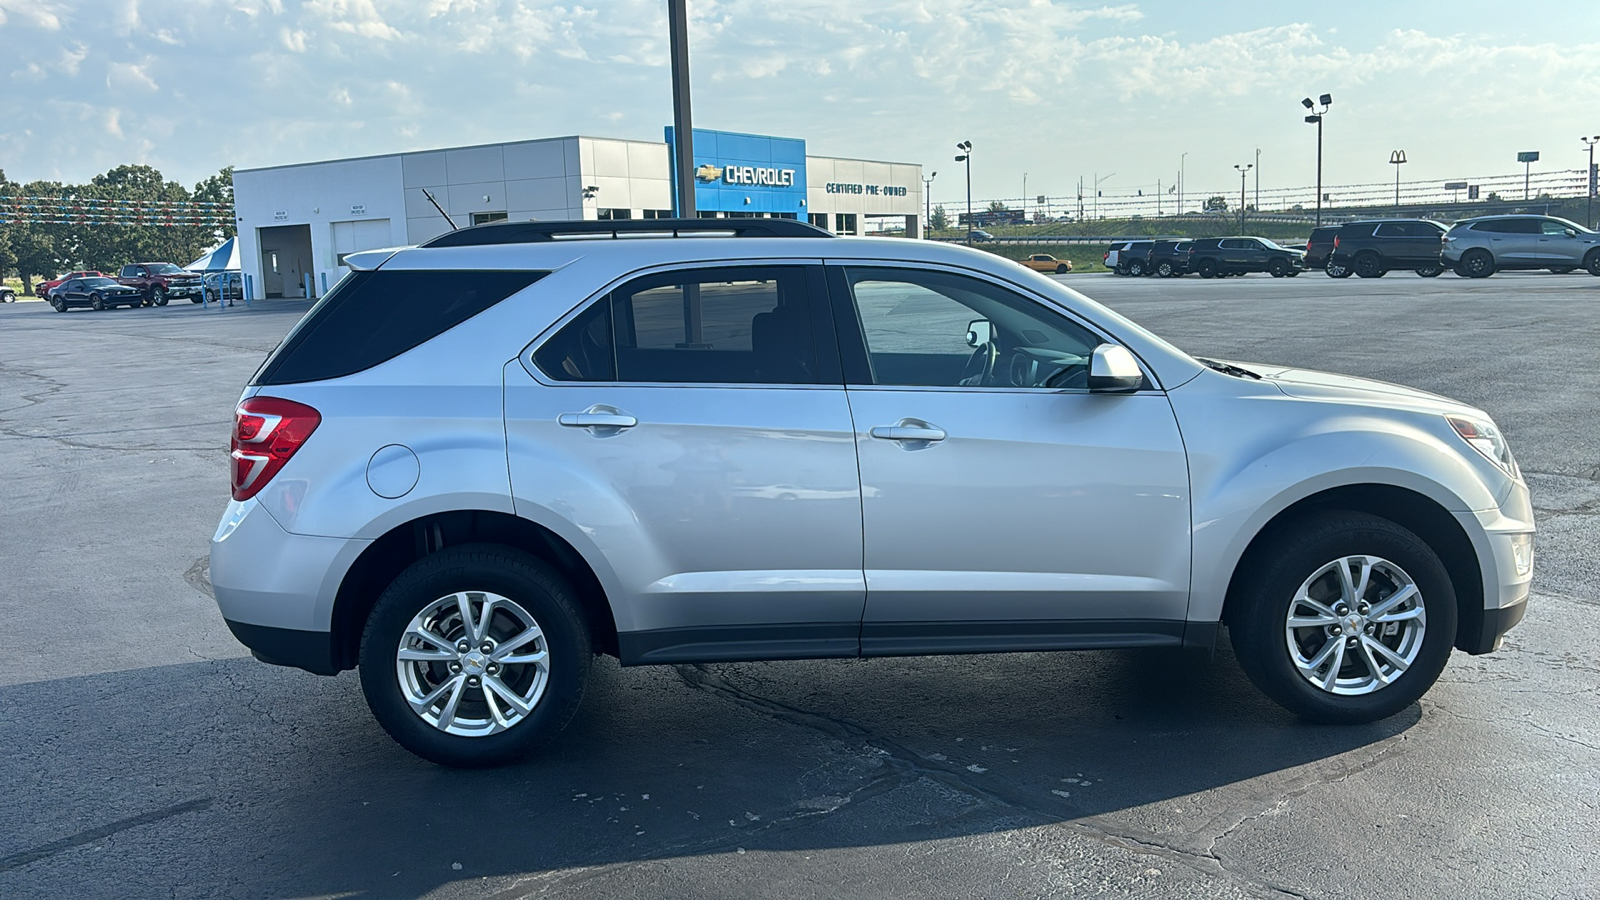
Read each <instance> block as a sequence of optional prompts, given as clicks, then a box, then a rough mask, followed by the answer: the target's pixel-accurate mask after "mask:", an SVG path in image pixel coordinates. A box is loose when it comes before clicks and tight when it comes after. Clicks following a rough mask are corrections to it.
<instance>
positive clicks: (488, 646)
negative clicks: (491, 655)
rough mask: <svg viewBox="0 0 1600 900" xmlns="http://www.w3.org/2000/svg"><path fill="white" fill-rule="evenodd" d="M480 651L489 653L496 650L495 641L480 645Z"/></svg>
mask: <svg viewBox="0 0 1600 900" xmlns="http://www.w3.org/2000/svg"><path fill="white" fill-rule="evenodd" d="M478 649H479V650H482V651H483V652H485V653H488V652H489V651H490V650H493V649H494V641H484V642H483V643H481V644H479V645H478Z"/></svg>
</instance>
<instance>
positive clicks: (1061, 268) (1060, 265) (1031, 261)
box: [1022, 253, 1072, 275]
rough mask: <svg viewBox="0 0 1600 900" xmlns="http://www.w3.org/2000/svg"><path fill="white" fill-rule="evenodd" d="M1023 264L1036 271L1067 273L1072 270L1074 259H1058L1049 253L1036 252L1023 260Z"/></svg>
mask: <svg viewBox="0 0 1600 900" xmlns="http://www.w3.org/2000/svg"><path fill="white" fill-rule="evenodd" d="M1022 264H1023V265H1024V266H1027V267H1028V268H1030V269H1032V270H1034V271H1035V272H1054V273H1056V274H1057V275H1065V274H1066V273H1068V272H1071V271H1072V260H1070V259H1056V258H1055V257H1054V256H1051V255H1050V254H1048V253H1035V254H1033V255H1032V256H1029V257H1028V258H1027V259H1024V260H1022Z"/></svg>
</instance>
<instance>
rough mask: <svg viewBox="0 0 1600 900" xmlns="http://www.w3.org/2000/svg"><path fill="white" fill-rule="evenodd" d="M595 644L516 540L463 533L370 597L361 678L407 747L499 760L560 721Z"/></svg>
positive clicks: (556, 581)
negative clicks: (503, 542) (478, 538)
mask: <svg viewBox="0 0 1600 900" xmlns="http://www.w3.org/2000/svg"><path fill="white" fill-rule="evenodd" d="M592 654H593V650H592V645H591V644H590V640H589V630H588V627H587V626H586V625H585V622H584V617H583V615H582V612H581V609H580V607H579V602H578V599H577V594H576V592H574V591H573V589H572V588H571V586H570V585H568V584H567V582H566V580H565V579H563V578H562V577H561V576H560V574H558V573H557V572H556V571H555V570H554V569H553V568H551V567H550V566H549V565H548V564H546V563H545V562H544V561H543V560H541V559H539V558H537V557H535V556H532V555H530V554H527V553H524V552H522V551H520V550H513V549H511V548H509V547H502V546H498V545H491V544H466V545H462V546H460V547H453V548H450V549H447V550H443V551H440V552H438V553H435V554H433V555H431V556H428V557H425V558H423V559H421V560H419V561H418V562H416V563H414V564H412V565H411V567H410V568H408V569H406V570H405V571H404V572H402V573H401V574H400V576H399V577H398V578H396V579H395V580H394V582H393V583H391V584H390V585H389V587H388V588H387V589H385V590H384V592H383V595H382V596H381V597H379V598H378V604H377V606H375V607H374V608H373V610H372V615H371V617H370V618H369V619H368V620H367V627H366V631H365V633H364V634H363V635H362V638H361V662H360V668H361V687H362V691H363V692H364V693H365V694H366V697H367V705H368V706H369V707H371V709H372V713H373V715H374V716H375V717H377V719H378V723H379V724H381V725H382V726H383V728H384V730H385V731H387V732H389V734H390V736H391V737H393V738H394V739H395V740H396V741H398V742H399V743H400V745H401V746H403V747H405V748H406V749H407V750H410V751H411V752H412V753H415V754H416V755H418V756H420V757H422V758H423V759H426V760H429V761H432V762H435V763H439V764H440V765H446V766H466V767H475V766H492V765H500V764H502V763H507V762H511V761H513V760H516V759H518V758H520V757H522V756H525V755H527V754H528V753H529V752H531V751H533V750H535V749H537V748H539V747H542V746H544V745H545V744H548V743H549V742H550V741H551V740H553V739H554V738H555V736H556V735H557V734H559V733H560V732H561V729H563V728H565V727H566V725H567V722H569V721H570V720H571V719H572V716H573V714H574V713H576V712H577V709H578V703H579V701H580V700H581V699H582V698H583V688H584V684H585V682H586V681H587V678H588V672H589V661H590V657H591V656H592Z"/></svg>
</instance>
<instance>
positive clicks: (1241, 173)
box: [1234, 163, 1255, 234]
mask: <svg viewBox="0 0 1600 900" xmlns="http://www.w3.org/2000/svg"><path fill="white" fill-rule="evenodd" d="M1234 168H1235V169H1238V170H1239V233H1240V234H1244V173H1246V172H1248V171H1250V170H1251V169H1254V168H1255V164H1254V163H1245V164H1244V165H1242V166H1241V165H1239V164H1237V163H1235V164H1234Z"/></svg>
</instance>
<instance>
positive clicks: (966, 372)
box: [956, 340, 1000, 387]
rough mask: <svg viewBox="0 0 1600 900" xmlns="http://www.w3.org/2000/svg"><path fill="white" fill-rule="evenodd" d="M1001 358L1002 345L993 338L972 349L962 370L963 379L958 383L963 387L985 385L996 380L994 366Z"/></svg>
mask: <svg viewBox="0 0 1600 900" xmlns="http://www.w3.org/2000/svg"><path fill="white" fill-rule="evenodd" d="M999 360H1000V346H999V345H998V344H997V343H996V342H995V341H993V340H990V341H989V342H988V343H986V344H982V345H979V347H978V348H977V349H976V350H973V351H972V356H970V357H968V358H967V365H966V368H964V369H962V370H961V380H960V381H958V382H956V384H959V385H961V386H962V387H984V386H986V385H988V384H991V383H992V382H993V380H994V367H995V365H996V364H997V363H998V362H999Z"/></svg>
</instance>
